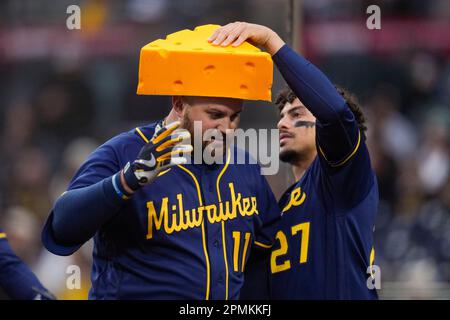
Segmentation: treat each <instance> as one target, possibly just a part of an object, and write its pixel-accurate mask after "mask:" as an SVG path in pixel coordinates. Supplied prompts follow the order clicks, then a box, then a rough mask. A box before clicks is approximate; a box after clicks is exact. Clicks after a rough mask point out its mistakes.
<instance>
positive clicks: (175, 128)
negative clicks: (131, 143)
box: [123, 121, 192, 191]
mask: <svg viewBox="0 0 450 320" xmlns="http://www.w3.org/2000/svg"><path fill="white" fill-rule="evenodd" d="M179 127H180V122H179V121H175V122H172V123H170V124H168V125H166V126H164V127H162V128H161V129H160V130H159V131H158V132H157V133H156V135H155V136H153V138H152V139H151V140H150V141H149V142H148V143H147V144H146V145H145V146H143V147H142V149H141V151H140V152H139V155H138V156H137V158H136V160H134V162H132V163H130V162H128V163H127V164H126V165H125V168H124V169H123V174H124V178H125V182H126V183H127V185H128V187H130V189H132V190H133V191H135V190H137V189H139V188H140V187H142V186H144V185H147V184H149V183H151V182H152V181H153V180H155V178H156V177H157V176H158V174H159V173H160V172H161V171H163V170H166V169H168V168H170V167H172V166H176V165H180V164H185V163H186V162H187V158H186V154H189V153H191V152H192V145H191V144H190V138H191V135H190V133H189V131H187V130H186V129H180V128H179Z"/></svg>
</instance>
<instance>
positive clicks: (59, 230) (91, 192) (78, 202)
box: [52, 177, 124, 245]
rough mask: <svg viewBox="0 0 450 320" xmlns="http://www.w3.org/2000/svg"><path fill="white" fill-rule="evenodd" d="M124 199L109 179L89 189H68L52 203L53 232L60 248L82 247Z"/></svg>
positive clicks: (113, 213) (114, 212)
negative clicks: (67, 246)
mask: <svg viewBox="0 0 450 320" xmlns="http://www.w3.org/2000/svg"><path fill="white" fill-rule="evenodd" d="M123 202H124V200H123V199H121V198H120V197H119V195H118V194H117V193H116V191H115V189H114V186H113V182H112V177H110V178H106V179H104V180H102V181H100V182H97V183H96V184H93V185H91V186H88V187H84V188H79V189H74V190H69V191H67V192H66V193H64V194H63V195H62V196H61V197H60V198H59V199H58V200H57V201H56V203H55V206H54V208H53V215H54V217H53V221H52V231H53V235H54V237H55V240H57V241H58V242H60V244H61V245H76V244H82V243H84V242H86V241H87V240H89V239H90V238H91V237H92V236H94V234H95V233H96V232H97V230H98V229H99V228H100V227H101V226H103V225H104V224H105V223H106V222H107V221H109V220H110V219H111V218H112V217H114V216H115V214H116V213H117V211H118V210H119V209H120V207H121V206H122V204H123Z"/></svg>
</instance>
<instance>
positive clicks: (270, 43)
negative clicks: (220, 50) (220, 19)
mask: <svg viewBox="0 0 450 320" xmlns="http://www.w3.org/2000/svg"><path fill="white" fill-rule="evenodd" d="M244 41H248V42H250V43H252V44H253V45H256V46H261V47H263V48H264V49H265V50H266V51H267V52H269V53H270V54H271V55H273V54H275V53H276V52H277V51H278V50H279V49H280V48H281V47H282V46H283V45H284V41H283V40H282V39H281V38H280V37H279V36H278V34H276V33H275V32H274V31H273V30H271V29H270V28H268V27H265V26H262V25H259V24H253V23H247V22H233V23H229V24H227V25H225V26H223V27H220V28H218V29H217V30H216V31H215V32H214V33H213V34H212V35H211V37H209V39H208V42H210V43H212V44H213V45H217V46H218V45H220V46H223V47H226V46H229V45H232V46H233V47H237V46H240V45H241V44H242V43H243V42H244Z"/></svg>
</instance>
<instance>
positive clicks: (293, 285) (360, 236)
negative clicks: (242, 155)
mask: <svg viewBox="0 0 450 320" xmlns="http://www.w3.org/2000/svg"><path fill="white" fill-rule="evenodd" d="M273 58H274V61H275V62H276V63H277V66H278V68H279V69H280V71H281V73H282V75H283V77H284V78H285V80H286V81H287V82H288V84H289V86H290V87H291V88H292V90H293V91H294V93H295V94H296V96H297V97H299V99H300V101H302V102H303V103H304V105H305V107H306V108H308V109H309V110H310V111H311V113H312V114H313V115H314V116H315V117H316V125H315V127H316V149H317V154H318V155H317V156H316V158H315V159H314V160H313V162H312V163H311V164H310V166H309V167H308V169H307V170H306V171H305V173H304V174H303V176H302V177H301V178H300V180H299V181H298V182H296V183H295V184H294V185H293V186H292V187H290V188H289V189H288V190H287V191H286V192H285V193H284V195H283V196H282V197H281V199H280V201H279V204H280V208H281V210H282V219H281V220H282V222H281V227H280V229H279V231H278V232H277V234H276V242H275V245H274V247H273V251H272V254H271V259H270V271H271V288H272V297H273V298H276V299H371V298H377V293H376V290H374V289H372V290H371V289H369V288H368V286H367V279H368V278H369V277H370V276H371V275H370V274H368V273H367V270H368V267H369V266H370V264H371V263H372V262H373V261H371V260H373V259H371V257H372V258H373V253H372V252H373V251H372V249H373V230H374V223H375V216H376V212H377V209H378V187H377V182H376V177H375V174H374V172H373V170H372V168H371V164H370V158H369V153H368V150H367V147H366V143H365V138H364V135H363V133H362V132H361V131H360V129H359V126H358V123H357V120H356V118H355V116H354V114H353V112H352V111H351V109H350V107H349V105H348V104H347V102H346V101H344V99H343V97H342V96H341V95H340V94H339V93H338V92H337V90H336V89H335V87H334V86H333V85H332V84H331V82H330V81H329V80H328V79H327V77H326V76H325V75H324V74H323V73H322V72H321V71H320V70H318V69H317V68H316V67H315V66H314V65H312V64H311V63H310V62H309V61H307V60H306V59H304V58H303V57H301V56H299V55H298V54H296V53H295V52H294V51H293V50H292V49H290V48H289V47H288V46H286V45H285V46H284V47H283V48H281V49H280V50H279V51H278V52H277V53H276V55H275V56H274V57H273ZM311 130H313V129H311Z"/></svg>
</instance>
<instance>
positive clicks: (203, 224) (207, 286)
mask: <svg viewBox="0 0 450 320" xmlns="http://www.w3.org/2000/svg"><path fill="white" fill-rule="evenodd" d="M178 167H179V168H180V169H182V170H183V171H185V172H187V173H188V174H189V175H190V176H191V177H192V180H194V183H195V187H196V188H197V196H198V202H199V204H200V206H203V200H202V193H201V191H200V190H201V189H200V184H199V183H198V180H197V178H196V177H195V175H194V174H193V173H192V172H191V171H190V170H188V169H186V168H185V167H183V166H182V165H178ZM202 244H203V252H204V254H205V262H206V296H205V299H206V300H209V287H210V277H211V267H210V265H209V256H208V249H207V248H206V237H205V219H202Z"/></svg>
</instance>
